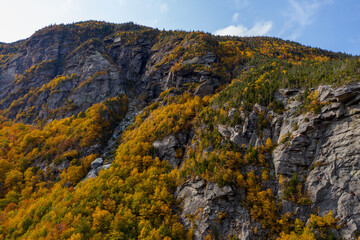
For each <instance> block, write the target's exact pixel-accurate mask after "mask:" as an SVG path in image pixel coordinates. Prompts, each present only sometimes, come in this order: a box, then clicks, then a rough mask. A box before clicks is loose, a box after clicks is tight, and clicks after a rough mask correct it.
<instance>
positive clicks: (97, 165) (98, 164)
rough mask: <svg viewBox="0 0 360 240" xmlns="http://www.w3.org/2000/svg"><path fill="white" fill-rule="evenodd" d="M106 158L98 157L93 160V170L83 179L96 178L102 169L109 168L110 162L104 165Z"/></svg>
mask: <svg viewBox="0 0 360 240" xmlns="http://www.w3.org/2000/svg"><path fill="white" fill-rule="evenodd" d="M103 163H104V159H102V158H96V159H95V160H94V161H92V162H91V170H90V171H89V172H88V173H87V175H86V176H85V178H84V180H83V181H86V180H88V179H90V178H96V177H97V176H98V175H99V172H100V170H101V169H108V168H109V167H110V164H106V165H103Z"/></svg>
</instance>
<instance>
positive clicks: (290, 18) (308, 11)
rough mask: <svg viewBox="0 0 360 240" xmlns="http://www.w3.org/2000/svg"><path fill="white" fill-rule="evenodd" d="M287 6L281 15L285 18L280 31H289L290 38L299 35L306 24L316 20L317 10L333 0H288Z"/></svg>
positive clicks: (293, 38)
mask: <svg viewBox="0 0 360 240" xmlns="http://www.w3.org/2000/svg"><path fill="white" fill-rule="evenodd" d="M288 3H289V8H288V9H287V10H286V12H284V13H283V15H284V16H285V17H286V18H287V21H286V22H285V25H284V27H283V30H282V33H285V32H289V31H290V32H291V33H290V37H289V38H290V39H292V40H295V39H296V38H298V37H300V36H301V34H302V31H303V29H304V28H305V27H306V26H309V25H311V24H313V23H314V22H315V21H316V18H317V13H318V12H319V10H320V9H321V8H322V7H323V6H325V5H328V4H331V3H333V0H288Z"/></svg>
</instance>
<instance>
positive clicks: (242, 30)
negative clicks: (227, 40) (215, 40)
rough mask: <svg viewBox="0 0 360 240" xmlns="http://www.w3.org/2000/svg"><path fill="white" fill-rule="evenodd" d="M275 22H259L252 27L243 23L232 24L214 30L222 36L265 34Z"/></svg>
mask: <svg viewBox="0 0 360 240" xmlns="http://www.w3.org/2000/svg"><path fill="white" fill-rule="evenodd" d="M272 25H273V23H272V22H271V21H268V22H258V23H256V24H255V25H254V26H253V27H252V28H250V29H249V28H247V27H245V26H243V25H241V24H239V25H237V26H235V25H230V26H228V27H226V28H223V29H219V30H217V31H215V32H214V34H215V35H221V36H226V35H229V36H241V37H245V36H263V35H265V34H267V33H268V32H269V31H270V29H271V28H272Z"/></svg>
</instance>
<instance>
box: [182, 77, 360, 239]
mask: <svg viewBox="0 0 360 240" xmlns="http://www.w3.org/2000/svg"><path fill="white" fill-rule="evenodd" d="M359 86H360V84H350V85H346V86H342V87H339V88H333V87H331V86H320V87H318V88H317V89H313V91H317V92H318V100H319V101H320V102H322V103H321V104H322V105H323V107H322V108H321V111H320V112H319V113H314V112H308V113H304V114H300V113H299V108H300V107H301V105H302V102H300V101H299V100H298V99H299V98H298V95H299V94H303V92H302V91H301V90H297V89H282V90H280V91H279V92H278V93H276V94H275V95H276V97H277V98H278V99H279V100H280V101H282V102H283V103H284V105H285V106H286V109H287V110H286V111H285V112H283V113H282V114H276V113H274V112H271V111H268V110H266V109H265V108H263V107H261V106H259V105H255V106H254V108H253V109H254V110H253V111H252V112H250V113H249V114H248V115H246V116H245V115H244V114H241V113H237V111H238V110H237V109H235V108H234V109H231V110H230V111H229V113H228V115H229V117H230V119H231V118H232V117H233V116H234V115H235V114H238V115H240V118H241V120H240V121H239V122H241V124H239V125H234V126H229V125H225V124H222V125H218V126H217V130H218V131H219V133H220V134H221V135H222V137H223V138H226V139H229V140H230V141H232V142H234V143H236V144H237V145H238V146H240V147H241V146H243V147H244V146H245V148H247V147H248V146H250V145H251V146H259V145H264V144H265V141H266V139H267V138H270V139H271V140H272V142H275V143H277V147H276V148H275V149H274V151H273V153H272V156H271V158H269V159H271V161H272V163H273V168H274V173H275V176H277V177H279V176H280V175H282V176H283V177H285V178H291V177H292V176H293V175H294V174H295V173H296V174H298V176H299V180H300V181H301V182H302V184H303V185H304V192H307V193H308V197H309V199H310V200H311V204H310V205H301V204H298V203H294V202H291V201H289V200H286V199H283V198H282V196H283V191H284V188H283V187H282V186H277V187H276V186H273V187H274V188H273V190H274V192H275V193H276V198H277V199H278V201H279V202H281V205H282V212H281V213H282V214H286V213H287V212H288V213H291V214H292V217H293V218H294V219H295V218H299V219H301V220H302V221H303V222H305V223H306V222H307V221H308V219H309V218H310V214H311V213H316V214H318V215H320V216H323V215H325V214H327V213H328V212H329V210H331V211H332V213H333V215H334V217H335V218H337V219H339V221H340V224H342V226H343V228H342V230H341V231H340V233H335V232H334V234H335V235H337V236H342V237H343V238H345V239H355V237H356V236H357V235H356V234H357V231H358V229H360V187H359V186H360V164H359V159H360V148H359V146H358V142H359V141H360V130H359V129H360V105H359V103H360V87H359ZM260 111H261V112H262V113H263V114H264V116H265V117H266V118H267V119H268V121H269V125H267V126H266V127H265V128H263V129H261V131H262V132H261V134H259V127H258V121H259V112H260ZM220 189H221V190H220ZM213 191H215V192H216V193H214V192H213ZM239 191H240V192H239ZM209 196H219V198H217V197H215V198H211V197H209ZM176 197H177V198H179V199H182V200H183V201H182V211H181V219H182V221H183V222H184V225H185V226H186V227H187V228H188V229H190V228H194V231H195V238H196V239H203V238H204V237H205V236H206V235H207V234H209V232H210V230H211V229H215V230H216V231H218V233H221V236H222V237H225V236H227V235H228V234H230V233H231V232H232V231H233V230H234V229H236V231H235V232H236V233H237V234H236V235H235V236H236V237H238V238H239V239H247V238H246V236H247V237H248V238H250V239H253V238H254V237H255V236H254V235H252V234H253V230H251V229H254V226H255V225H253V224H256V223H254V222H251V221H250V220H249V214H248V212H247V210H246V209H245V208H241V207H239V204H235V203H234V202H232V200H231V199H235V198H236V199H237V201H240V202H241V199H242V198H243V197H244V193H241V190H239V189H234V188H232V187H230V186H228V187H224V188H219V186H218V185H216V184H215V183H205V181H203V180H200V179H197V180H194V181H188V182H186V183H185V184H184V185H183V186H181V187H179V188H178V190H177V192H176ZM220 199H221V200H220ZM226 210H229V211H226ZM216 211H218V212H222V211H224V212H226V213H227V214H226V215H225V216H226V217H225V218H224V219H225V221H224V223H226V224H225V225H222V223H221V222H219V220H218V218H216V216H215V215H216ZM240 213H241V214H240ZM190 216H196V217H194V218H193V219H191V218H190ZM232 221H233V222H238V223H241V224H243V225H241V224H240V225H241V226H252V227H251V228H247V229H246V228H242V227H240V225H236V224H232V223H231V222H232ZM260 228H261V226H260ZM240 232H241V234H239V233H240ZM338 234H340V235H338Z"/></svg>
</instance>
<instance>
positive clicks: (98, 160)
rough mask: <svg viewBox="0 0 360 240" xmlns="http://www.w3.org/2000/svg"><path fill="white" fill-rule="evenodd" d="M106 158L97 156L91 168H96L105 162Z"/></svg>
mask: <svg viewBox="0 0 360 240" xmlns="http://www.w3.org/2000/svg"><path fill="white" fill-rule="evenodd" d="M103 162H104V160H103V159H102V158H96V159H95V160H94V161H92V162H91V168H93V169H96V168H98V167H100V166H101V165H102V164H103Z"/></svg>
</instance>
